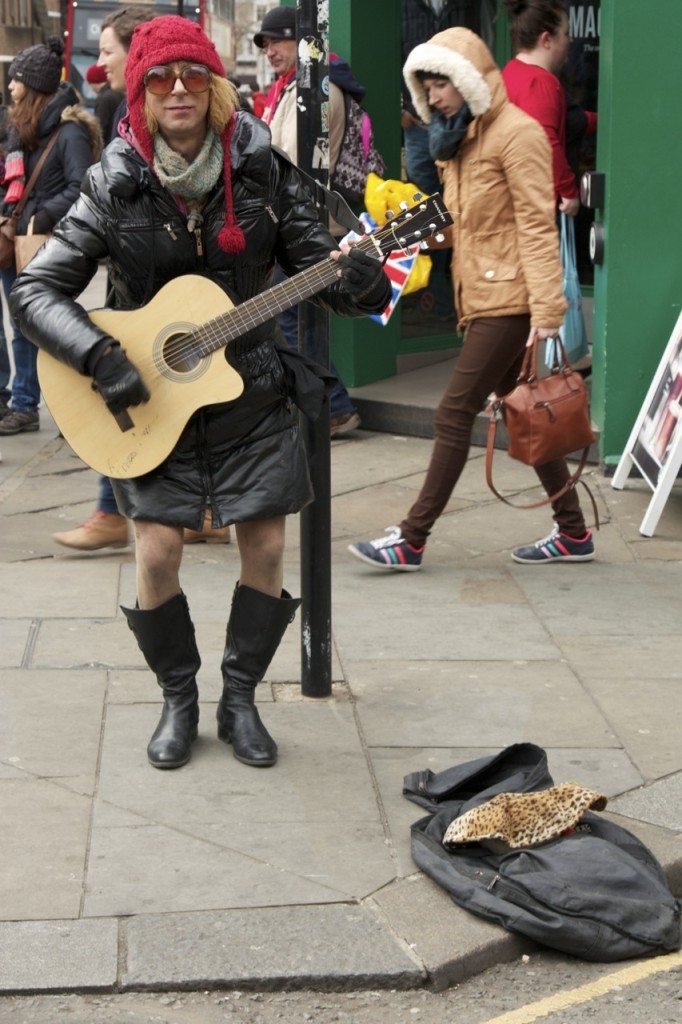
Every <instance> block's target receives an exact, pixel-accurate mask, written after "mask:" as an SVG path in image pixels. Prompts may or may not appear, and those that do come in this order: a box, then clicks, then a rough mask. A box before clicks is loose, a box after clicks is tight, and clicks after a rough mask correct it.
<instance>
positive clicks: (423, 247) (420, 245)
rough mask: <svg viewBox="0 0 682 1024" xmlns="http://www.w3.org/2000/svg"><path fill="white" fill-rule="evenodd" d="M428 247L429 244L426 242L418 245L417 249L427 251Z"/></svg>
mask: <svg viewBox="0 0 682 1024" xmlns="http://www.w3.org/2000/svg"><path fill="white" fill-rule="evenodd" d="M428 247H429V243H428V242H420V243H419V248H420V249H428Z"/></svg>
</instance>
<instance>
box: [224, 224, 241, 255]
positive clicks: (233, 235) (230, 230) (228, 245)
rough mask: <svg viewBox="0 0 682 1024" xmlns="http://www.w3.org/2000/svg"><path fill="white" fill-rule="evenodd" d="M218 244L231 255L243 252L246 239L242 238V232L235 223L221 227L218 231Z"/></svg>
mask: <svg viewBox="0 0 682 1024" xmlns="http://www.w3.org/2000/svg"><path fill="white" fill-rule="evenodd" d="M218 245H219V246H220V248H221V249H222V250H223V252H229V253H232V254H233V255H237V253H240V252H244V249H246V239H245V238H244V232H243V231H242V229H241V228H240V227H237V225H236V224H233V225H231V226H230V227H228V226H227V225H226V226H225V227H224V228H221V229H220V231H219V232H218Z"/></svg>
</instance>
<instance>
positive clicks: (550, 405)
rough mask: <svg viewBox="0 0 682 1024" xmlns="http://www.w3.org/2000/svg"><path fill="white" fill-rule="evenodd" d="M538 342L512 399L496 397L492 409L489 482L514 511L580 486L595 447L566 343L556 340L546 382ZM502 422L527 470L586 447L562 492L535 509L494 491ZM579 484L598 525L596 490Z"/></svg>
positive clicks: (584, 391) (527, 357)
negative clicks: (495, 455) (540, 368)
mask: <svg viewBox="0 0 682 1024" xmlns="http://www.w3.org/2000/svg"><path fill="white" fill-rule="evenodd" d="M539 344H540V343H539V342H538V340H537V338H534V339H533V341H532V343H531V344H530V345H529V346H528V348H527V349H526V354H525V356H524V360H523V363H522V365H521V371H520V373H519V376H518V379H517V382H516V387H515V388H514V389H513V390H512V391H510V392H509V394H508V395H505V396H504V397H503V398H498V399H496V401H494V402H493V403H492V405H491V407H490V412H491V417H490V426H489V428H488V445H487V451H486V467H485V473H486V482H487V484H488V487H489V488H490V490H491V491H492V492H493V494H495V495H497V497H498V498H499V499H500V500H501V501H504V502H505V503H506V504H507V505H514V507H515V508H539V507H540V506H541V505H547V504H549V503H550V502H552V501H555V500H556V499H557V498H560V497H561V496H562V495H563V494H566V492H567V491H569V490H570V489H571V488H573V487H575V485H576V484H577V483H578V481H579V479H580V474H581V473H582V471H583V468H584V466H585V463H586V462H587V456H588V453H589V450H590V445H591V444H592V443H593V441H594V439H595V436H594V431H593V430H592V424H591V422H590V415H589V408H588V401H587V388H586V387H585V381H584V380H583V378H582V377H581V376H580V374H579V373H578V372H577V371H575V370H573V369H572V368H571V365H570V363H569V362H568V359H567V358H566V352H565V351H564V346H563V344H562V342H561V339H560V338H557V339H556V342H555V345H554V363H553V365H552V367H551V370H550V374H549V376H547V377H542V378H541V377H539V376H538V347H539ZM501 419H502V420H504V424H505V426H506V428H507V434H508V438H509V442H508V449H507V450H508V453H509V455H510V456H511V457H512V459H518V460H519V462H525V463H526V465H527V466H542V465H544V464H545V463H546V462H552V461H553V460H554V459H561V458H564V457H565V456H567V455H570V454H571V452H577V451H580V450H581V449H582V455H581V458H580V463H579V465H578V468H577V470H576V471H575V473H573V475H572V476H571V477H570V479H569V480H568V482H567V483H566V484H565V486H564V487H562V488H561V490H560V491H557V493H556V494H551V495H549V497H547V498H545V499H544V500H543V501H536V502H534V503H533V504H531V505H515V504H514V503H513V502H511V501H508V500H507V498H505V497H503V496H502V495H501V494H500V493H499V492H498V491H497V490H496V489H495V486H494V484H493V479H492V463H493V452H494V448H495V435H496V433H497V424H498V423H499V421H500V420H501ZM580 483H582V485H583V486H584V487H585V488H586V490H587V492H588V494H589V495H590V499H591V501H592V506H593V508H594V512H595V520H596V521H597V525H598V522H599V517H598V513H597V507H596V505H595V502H594V498H593V497H592V492H591V491H590V489H589V487H587V484H586V483H585V481H584V480H580Z"/></svg>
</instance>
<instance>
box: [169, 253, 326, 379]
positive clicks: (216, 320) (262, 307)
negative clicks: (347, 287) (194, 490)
mask: <svg viewBox="0 0 682 1024" xmlns="http://www.w3.org/2000/svg"><path fill="white" fill-rule="evenodd" d="M331 271H333V273H331V276H330V272H331ZM337 276H338V268H337V267H336V266H335V261H332V260H331V259H328V260H324V261H323V262H322V263H321V264H316V265H315V266H314V267H309V268H308V269H307V270H304V271H302V272H301V273H300V274H296V275H294V277H290V278H289V279H288V280H287V281H283V282H282V283H281V284H280V285H275V287H274V288H273V289H270V290H269V295H268V297H267V298H266V297H265V294H264V293H260V294H259V295H254V296H252V297H251V298H250V299H247V300H246V302H244V303H240V304H239V305H237V306H234V307H233V308H232V309H230V310H228V311H226V312H225V313H221V314H219V315H218V316H217V317H213V318H211V319H210V320H207V321H205V322H204V323H203V324H199V325H197V326H196V327H195V328H194V329H193V330H192V331H191V332H190V333H189V334H188V335H184V336H182V337H180V338H178V339H176V340H175V341H173V342H171V343H170V344H169V345H168V347H167V349H166V351H165V358H166V360H167V361H170V360H171V359H173V358H177V357H180V358H181V357H182V356H184V355H185V354H189V353H194V354H199V353H200V354H201V357H203V356H205V355H210V354H211V352H213V351H215V349H214V348H208V349H207V350H206V351H204V348H203V345H202V342H201V338H199V342H198V343H197V341H196V337H197V336H198V335H201V334H205V335H207V340H208V341H209V342H210V341H211V340H216V341H218V340H220V341H221V343H222V344H223V345H224V344H227V343H228V342H229V341H232V340H234V338H238V337H239V336H240V335H241V334H244V333H247V332H248V331H249V330H252V329H253V328H254V327H257V326H259V325H260V324H262V323H265V322H266V321H267V320H269V319H272V317H273V316H275V315H276V314H277V313H278V312H281V311H282V310H283V309H287V308H289V307H290V305H296V303H290V302H289V301H288V300H289V296H290V295H292V297H293V296H296V298H297V300H298V301H299V302H300V301H302V300H303V299H306V298H308V297H309V296H311V295H314V294H315V293H316V292H317V291H319V290H320V289H319V287H318V285H321V286H322V288H324V287H326V286H327V285H328V284H332V283H333V282H334V280H335V279H336V278H337ZM303 277H304V278H305V281H299V278H303ZM309 284H312V290H311V289H310V288H309V287H308V286H309ZM273 292H275V293H279V294H276V297H275V300H274V301H273ZM280 295H281V297H282V299H283V301H282V303H281V305H280V302H279V301H278V300H279V297H280ZM244 306H247V309H244V308H243V307H244ZM277 307H280V308H277ZM252 310H253V312H252ZM263 313H267V314H268V315H267V316H265V317H263V316H262V315H261V314H263ZM225 320H228V321H229V323H230V326H232V325H234V327H235V328H237V331H236V333H235V334H234V335H233V337H229V336H228V337H227V338H226V337H225V336H226V335H229V334H230V333H231V332H230V331H229V328H228V330H227V331H226V330H225V327H224V321H225ZM219 347H220V346H219Z"/></svg>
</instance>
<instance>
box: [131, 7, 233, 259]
mask: <svg viewBox="0 0 682 1024" xmlns="http://www.w3.org/2000/svg"><path fill="white" fill-rule="evenodd" d="M181 60H185V61H196V63H197V64H203V65H204V67H207V68H208V69H209V71H212V72H213V74H214V75H219V76H220V77H221V78H225V77H226V75H225V68H224V67H223V62H222V61H221V59H220V57H219V56H218V51H217V50H216V48H215V46H214V44H213V43H212V42H211V40H210V39H209V38H208V36H207V35H206V34H205V32H204V31H203V30H202V29H201V28H200V27H199V25H197V24H196V22H194V21H188V20H187V19H186V18H180V17H178V16H177V15H175V14H169V15H166V16H164V17H159V18H152V20H151V21H144V22H142V24H140V25H138V26H137V28H136V29H135V31H134V32H133V38H132V40H131V43H130V49H129V51H128V60H127V62H126V71H125V76H126V98H127V103H128V114H129V118H130V125H131V128H132V129H133V132H134V134H135V139H136V141H137V143H138V145H139V147H140V149H141V151H142V152H143V153H144V155H145V157H146V158H147V160H148V161H149V163H150V164H151V163H153V160H154V143H153V141H152V138H151V136H150V134H149V130H148V128H147V122H146V120H145V116H144V76H145V74H146V73H147V71H148V70H149V68H152V67H155V66H156V65H158V64H171V63H173V61H181ZM236 120H237V117H236V114H234V113H233V114H232V117H231V118H230V120H229V122H228V124H227V126H226V127H225V129H224V130H223V133H222V135H221V136H220V142H221V144H222V147H223V177H224V181H225V227H223V228H222V229H221V230H220V232H219V234H218V245H219V246H220V248H221V249H222V250H223V252H229V253H240V252H243V251H244V249H245V248H246V239H245V238H244V232H243V231H242V229H241V228H240V227H239V226H238V225H237V223H236V221H235V218H234V204H233V200H232V164H231V159H230V144H231V142H232V134H233V132H234V126H235V123H236Z"/></svg>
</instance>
